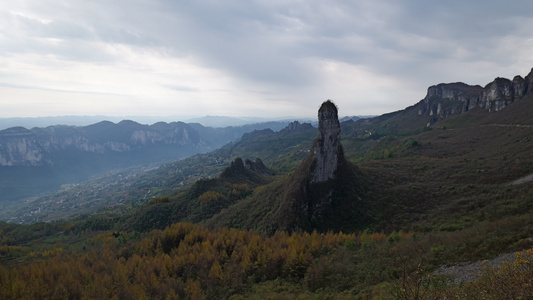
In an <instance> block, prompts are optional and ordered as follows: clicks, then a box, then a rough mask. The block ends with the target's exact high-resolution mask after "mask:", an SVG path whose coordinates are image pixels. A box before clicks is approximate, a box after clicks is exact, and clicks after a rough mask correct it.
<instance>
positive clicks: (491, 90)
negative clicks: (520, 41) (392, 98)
mask: <svg viewBox="0 0 533 300" xmlns="http://www.w3.org/2000/svg"><path fill="white" fill-rule="evenodd" d="M530 93H533V69H532V70H531V72H530V73H529V74H528V75H527V76H526V77H525V78H522V77H521V76H519V75H517V76H515V77H514V78H513V80H509V79H507V78H501V77H498V78H496V79H494V81H492V82H491V83H489V84H487V85H485V87H483V88H482V87H481V86H479V85H467V84H465V83H462V82H456V83H441V84H438V85H434V86H430V87H429V88H428V91H427V94H426V97H424V99H422V100H421V101H420V102H419V103H418V104H417V106H418V115H420V116H426V117H429V123H428V125H429V124H432V123H434V122H436V121H438V120H440V119H445V118H447V117H449V116H452V115H457V114H461V113H464V112H466V111H469V110H471V109H473V108H475V107H480V108H483V109H487V110H488V111H490V112H492V111H499V110H501V109H503V108H505V107H506V106H508V105H510V104H511V103H513V102H514V101H516V100H519V99H521V98H523V97H524V96H525V95H527V94H530Z"/></svg>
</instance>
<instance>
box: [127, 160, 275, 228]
mask: <svg viewBox="0 0 533 300" xmlns="http://www.w3.org/2000/svg"><path fill="white" fill-rule="evenodd" d="M272 180H273V171H272V170H270V169H268V168H267V167H266V166H265V165H264V164H263V162H262V161H261V160H260V159H259V158H258V159H256V160H255V161H254V162H252V161H250V160H245V161H243V160H242V159H241V158H236V159H235V160H234V161H233V162H231V165H230V166H229V167H227V168H226V169H225V170H224V171H223V172H222V173H221V174H220V176H219V177H218V178H211V179H200V180H198V181H197V182H196V183H194V184H193V185H192V186H191V187H190V188H189V189H187V190H186V191H184V192H182V193H179V194H177V195H174V196H170V197H169V196H164V197H158V198H154V199H152V200H151V201H150V204H149V205H148V206H146V207H144V208H142V209H140V210H139V211H137V212H136V213H135V214H133V215H132V216H131V217H130V218H128V219H127V220H126V221H125V225H124V228H125V229H129V230H136V231H149V230H152V229H156V228H159V229H163V228H165V227H167V226H169V225H171V224H174V223H177V222H194V223H198V222H201V221H203V220H206V219H209V218H211V217H212V216H213V215H214V214H216V213H218V212H220V211H221V210H222V209H224V208H226V207H228V206H230V205H231V204H233V203H235V202H236V201H238V200H239V199H242V198H245V197H246V196H248V195H249V194H250V193H252V190H253V189H254V188H256V187H258V186H260V185H264V184H267V183H269V182H271V181H272Z"/></svg>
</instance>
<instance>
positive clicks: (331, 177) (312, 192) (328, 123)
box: [274, 100, 367, 231]
mask: <svg viewBox="0 0 533 300" xmlns="http://www.w3.org/2000/svg"><path fill="white" fill-rule="evenodd" d="M340 134H341V127H340V123H339V119H338V110H337V106H336V105H335V104H334V103H333V102H331V101H330V100H328V101H326V102H324V103H322V105H321V107H320V109H319V110H318V134H317V137H316V138H315V140H314V143H313V147H312V149H311V151H310V154H309V156H308V157H307V158H306V159H304V161H303V162H302V163H301V164H300V166H299V168H298V169H297V170H296V172H294V174H293V175H292V176H291V178H290V179H289V180H288V181H287V182H285V184H284V186H283V189H282V192H281V194H282V195H281V196H280V197H282V198H283V199H284V200H283V202H282V204H281V205H280V208H279V209H278V210H277V211H276V213H275V214H274V219H276V220H279V221H278V222H279V224H278V226H277V228H281V229H285V230H289V231H292V230H301V229H304V230H311V229H317V230H334V229H339V230H341V229H342V228H344V229H346V228H352V229H353V228H357V227H358V226H359V225H361V224H362V223H364V222H366V221H367V219H366V216H365V215H364V213H361V211H364V205H365V204H364V203H363V202H364V201H362V200H361V195H363V194H364V193H365V192H364V190H365V189H364V184H363V176H362V175H361V174H360V171H359V169H358V168H357V167H356V166H354V165H352V164H351V163H350V162H348V161H347V160H346V159H345V157H344V150H343V148H342V144H341V135H340ZM340 224H342V226H345V227H342V226H341V225H340Z"/></svg>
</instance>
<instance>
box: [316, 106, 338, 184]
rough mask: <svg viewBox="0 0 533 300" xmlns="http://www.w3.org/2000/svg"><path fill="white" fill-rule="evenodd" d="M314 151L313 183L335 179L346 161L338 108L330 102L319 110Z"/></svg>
mask: <svg viewBox="0 0 533 300" xmlns="http://www.w3.org/2000/svg"><path fill="white" fill-rule="evenodd" d="M312 151H313V155H314V158H315V160H316V163H315V168H314V171H313V176H312V179H311V182H325V181H327V180H329V179H335V174H336V171H337V168H338V167H339V163H341V160H344V152H343V149H342V145H341V125H340V123H339V115H338V111H337V106H336V105H335V104H333V102H331V101H330V100H328V101H326V102H324V103H323V104H322V106H321V107H320V109H319V110H318V136H317V138H316V139H315V142H314V144H313V150H312Z"/></svg>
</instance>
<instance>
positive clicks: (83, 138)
mask: <svg viewBox="0 0 533 300" xmlns="http://www.w3.org/2000/svg"><path fill="white" fill-rule="evenodd" d="M287 124H288V122H269V123H259V124H250V125H245V126H239V127H226V128H211V127H204V126H202V125H200V124H187V123H183V122H172V123H165V122H158V123H155V124H153V125H143V124H139V123H137V122H134V121H129V120H124V121H121V122H119V123H113V122H110V121H102V122H99V123H96V124H92V125H88V126H66V125H56V126H48V127H45V128H38V127H34V128H32V129H27V128H24V127H12V128H8V129H4V130H0V179H2V178H5V180H1V181H0V192H1V193H0V195H1V196H0V202H1V201H5V200H14V199H18V198H21V197H28V196H32V195H35V193H39V192H43V191H51V190H54V189H56V188H58V187H59V186H60V185H61V184H65V183H72V182H76V181H79V180H84V179H86V178H88V177H89V176H92V175H94V174H98V173H101V172H105V171H108V170H112V169H122V168H128V167H132V166H138V165H142V164H152V163H160V162H165V161H174V160H178V159H181V158H184V157H188V156H191V155H194V154H197V153H203V152H208V151H212V150H215V149H217V148H219V147H221V146H223V145H225V144H227V143H229V142H232V141H235V140H237V139H239V138H240V137H241V136H242V135H243V134H245V133H247V132H251V131H254V130H262V129H265V128H269V129H270V128H271V129H272V130H281V129H282V128H284V127H285V126H286V125H287ZM45 170H46V171H45Z"/></svg>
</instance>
